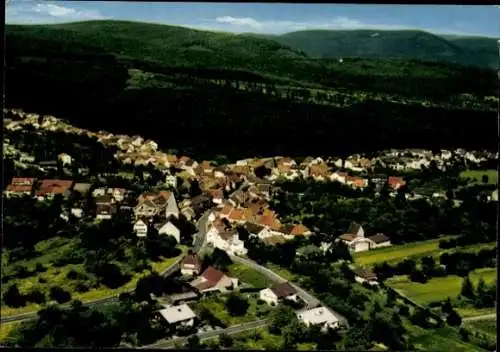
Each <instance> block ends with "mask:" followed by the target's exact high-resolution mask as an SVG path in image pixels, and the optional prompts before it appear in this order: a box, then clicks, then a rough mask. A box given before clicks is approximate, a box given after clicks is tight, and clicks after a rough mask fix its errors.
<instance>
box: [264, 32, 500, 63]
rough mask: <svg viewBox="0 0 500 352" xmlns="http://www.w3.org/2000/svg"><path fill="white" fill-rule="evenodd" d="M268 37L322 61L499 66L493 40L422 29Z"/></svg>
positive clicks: (292, 34) (305, 33) (307, 33)
mask: <svg viewBox="0 0 500 352" xmlns="http://www.w3.org/2000/svg"><path fill="white" fill-rule="evenodd" d="M259 37H261V38H262V36H259ZM268 38H269V39H274V40H276V41H278V42H280V43H283V44H286V45H289V46H291V47H294V48H297V49H300V50H303V51H304V52H306V53H307V54H308V55H310V56H312V57H319V58H339V57H361V58H400V59H419V60H425V61H438V62H451V63H458V64H462V65H474V66H479V67H487V68H496V67H497V66H498V54H497V51H498V50H497V45H496V40H495V39H493V38H481V37H460V36H439V35H435V34H431V33H427V32H424V31H418V30H399V31H387V30H308V31H298V32H292V33H287V34H284V35H280V36H269V37H268Z"/></svg>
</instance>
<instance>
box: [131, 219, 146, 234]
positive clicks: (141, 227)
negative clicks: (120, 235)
mask: <svg viewBox="0 0 500 352" xmlns="http://www.w3.org/2000/svg"><path fill="white" fill-rule="evenodd" d="M134 232H135V234H136V235H137V237H146V236H147V235H148V225H146V223H145V222H144V221H143V220H141V219H139V220H137V221H136V222H135V224H134Z"/></svg>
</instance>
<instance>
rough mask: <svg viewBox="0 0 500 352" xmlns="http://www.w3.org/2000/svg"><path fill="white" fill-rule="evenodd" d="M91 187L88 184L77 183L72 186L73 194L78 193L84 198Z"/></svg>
mask: <svg viewBox="0 0 500 352" xmlns="http://www.w3.org/2000/svg"><path fill="white" fill-rule="evenodd" d="M91 187H92V185H91V184H90V183H81V182H77V183H75V184H74V186H73V192H78V193H80V194H81V195H82V196H86V195H87V194H88V193H89V191H90V188H91Z"/></svg>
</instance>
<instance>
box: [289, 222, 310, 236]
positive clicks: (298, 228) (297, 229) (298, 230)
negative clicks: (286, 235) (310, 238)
mask: <svg viewBox="0 0 500 352" xmlns="http://www.w3.org/2000/svg"><path fill="white" fill-rule="evenodd" d="M306 232H309V229H308V228H307V227H305V226H304V225H302V224H299V225H295V226H294V227H293V229H292V231H291V232H290V234H291V235H294V236H297V235H303V234H305V233H306Z"/></svg>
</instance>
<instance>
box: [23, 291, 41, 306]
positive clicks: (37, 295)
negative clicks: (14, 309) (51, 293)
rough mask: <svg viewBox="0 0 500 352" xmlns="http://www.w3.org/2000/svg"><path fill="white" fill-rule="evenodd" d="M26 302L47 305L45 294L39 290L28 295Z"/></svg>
mask: <svg viewBox="0 0 500 352" xmlns="http://www.w3.org/2000/svg"><path fill="white" fill-rule="evenodd" d="M26 300H27V301H28V302H33V303H37V304H42V303H45V294H44V293H43V292H42V291H40V290H38V289H34V290H32V291H31V292H30V293H28V294H27V295H26Z"/></svg>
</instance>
